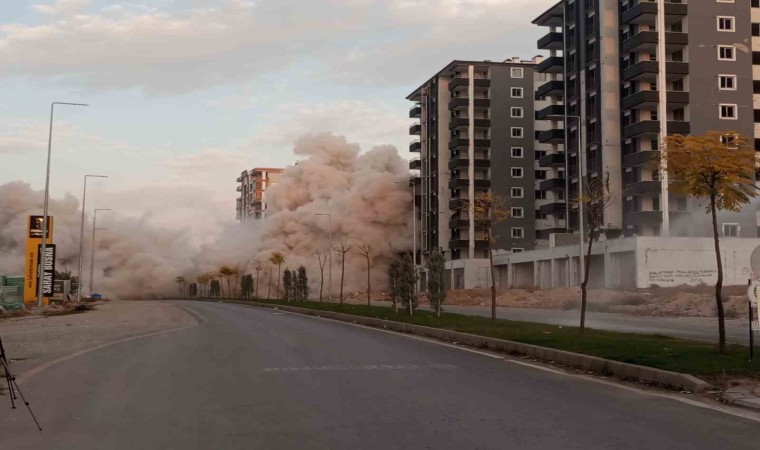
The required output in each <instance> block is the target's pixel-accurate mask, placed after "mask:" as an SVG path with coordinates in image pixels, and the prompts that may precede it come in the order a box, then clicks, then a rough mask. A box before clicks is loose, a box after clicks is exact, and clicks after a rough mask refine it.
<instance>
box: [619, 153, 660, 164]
mask: <svg viewBox="0 0 760 450" xmlns="http://www.w3.org/2000/svg"><path fill="white" fill-rule="evenodd" d="M659 153H660V152H658V151H652V150H645V151H642V152H636V153H631V154H630V155H626V156H623V167H636V166H643V165H647V164H650V163H651V162H652V161H653V160H654V158H655V157H656V156H657V155H658V154H659Z"/></svg>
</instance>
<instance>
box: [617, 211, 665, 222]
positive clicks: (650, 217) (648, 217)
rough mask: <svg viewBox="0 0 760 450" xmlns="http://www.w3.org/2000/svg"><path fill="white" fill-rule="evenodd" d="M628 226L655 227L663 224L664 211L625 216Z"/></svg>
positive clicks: (641, 212)
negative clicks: (644, 225)
mask: <svg viewBox="0 0 760 450" xmlns="http://www.w3.org/2000/svg"><path fill="white" fill-rule="evenodd" d="M625 222H626V225H643V224H646V225H654V224H658V223H662V211H639V212H633V213H628V214H626V215H625Z"/></svg>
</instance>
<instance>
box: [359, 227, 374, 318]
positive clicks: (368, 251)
mask: <svg viewBox="0 0 760 450" xmlns="http://www.w3.org/2000/svg"><path fill="white" fill-rule="evenodd" d="M356 248H357V249H359V253H360V254H361V255H362V256H364V257H365V258H366V259H367V306H370V305H371V302H370V292H372V284H371V281H370V269H371V268H372V267H371V265H370V264H371V263H370V257H371V256H372V252H373V251H374V250H375V249H373V248H372V245H370V244H369V243H367V242H362V243H361V244H360V245H357V246H356Z"/></svg>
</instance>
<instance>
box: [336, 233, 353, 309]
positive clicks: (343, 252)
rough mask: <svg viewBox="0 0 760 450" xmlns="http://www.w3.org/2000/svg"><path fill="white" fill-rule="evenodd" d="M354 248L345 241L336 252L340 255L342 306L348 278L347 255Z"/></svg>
mask: <svg viewBox="0 0 760 450" xmlns="http://www.w3.org/2000/svg"><path fill="white" fill-rule="evenodd" d="M352 248H353V246H352V245H350V244H349V243H347V242H345V241H341V242H340V244H339V245H338V246H337V247H335V251H336V252H338V253H340V304H341V305H342V304H343V280H344V279H345V277H346V253H348V252H350V251H351V249H352Z"/></svg>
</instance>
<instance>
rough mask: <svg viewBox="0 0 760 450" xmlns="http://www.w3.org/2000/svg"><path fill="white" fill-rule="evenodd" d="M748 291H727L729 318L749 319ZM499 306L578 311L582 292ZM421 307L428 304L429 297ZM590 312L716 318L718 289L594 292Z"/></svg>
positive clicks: (460, 293)
mask: <svg viewBox="0 0 760 450" xmlns="http://www.w3.org/2000/svg"><path fill="white" fill-rule="evenodd" d="M745 293H746V287H744V286H729V287H724V288H723V304H724V309H725V313H726V318H729V319H738V318H746V317H747V315H748V311H747V300H746V297H745ZM496 295H497V297H496V303H497V304H498V305H499V306H506V307H511V308H539V309H561V310H572V309H577V308H578V307H579V305H580V288H579V287H576V286H574V287H566V288H555V289H547V290H541V289H501V290H499V291H497V293H496ZM366 299H367V294H366V293H357V294H351V295H348V296H347V300H346V301H348V302H350V303H363V302H366ZM385 300H388V298H387V295H386V294H385V293H373V294H372V301H385ZM490 302H491V291H490V290H489V289H455V290H451V291H448V292H447V294H446V304H449V305H457V306H478V305H490ZM420 303H422V304H425V303H427V299H426V298H425V294H422V295H421V296H420ZM588 308H589V310H590V311H597V312H609V313H618V314H631V315H638V316H668V317H714V316H715V315H716V314H717V313H716V306H715V288H714V287H712V286H679V287H673V288H663V287H653V288H649V289H636V290H626V291H619V290H612V289H590V290H589V298H588Z"/></svg>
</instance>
